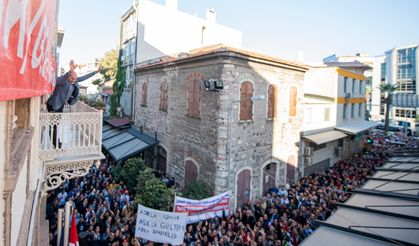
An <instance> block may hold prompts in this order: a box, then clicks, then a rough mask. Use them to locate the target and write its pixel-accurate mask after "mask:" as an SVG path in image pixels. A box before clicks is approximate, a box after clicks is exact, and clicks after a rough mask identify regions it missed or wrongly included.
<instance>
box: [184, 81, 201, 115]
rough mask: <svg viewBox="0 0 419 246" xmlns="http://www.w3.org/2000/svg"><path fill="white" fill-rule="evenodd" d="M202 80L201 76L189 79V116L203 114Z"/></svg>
mask: <svg viewBox="0 0 419 246" xmlns="http://www.w3.org/2000/svg"><path fill="white" fill-rule="evenodd" d="M201 81H202V80H200V79H199V78H192V79H191V80H189V81H188V111H187V115H188V116H189V117H193V118H199V117H200V115H201Z"/></svg>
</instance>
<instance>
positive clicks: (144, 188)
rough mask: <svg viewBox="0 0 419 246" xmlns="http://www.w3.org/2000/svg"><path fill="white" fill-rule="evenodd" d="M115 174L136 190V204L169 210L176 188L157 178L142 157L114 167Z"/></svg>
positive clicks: (131, 188)
mask: <svg viewBox="0 0 419 246" xmlns="http://www.w3.org/2000/svg"><path fill="white" fill-rule="evenodd" d="M112 174H113V176H114V177H115V178H116V179H117V180H118V181H121V180H122V181H123V182H124V184H126V186H127V188H128V190H130V192H134V193H135V194H136V195H135V199H134V203H135V206H137V205H138V203H140V204H142V205H144V206H146V207H149V208H154V209H158V210H165V211H169V210H170V209H171V207H172V204H173V196H174V190H173V189H170V188H167V186H166V184H165V183H163V182H162V181H161V180H160V179H158V178H156V176H155V175H154V173H153V170H152V169H151V168H149V167H147V166H146V165H145V164H144V161H143V160H142V159H140V158H131V159H128V160H127V161H126V162H125V163H124V165H123V166H121V165H118V166H116V167H115V168H114V169H113V172H112Z"/></svg>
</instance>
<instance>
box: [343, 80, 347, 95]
mask: <svg viewBox="0 0 419 246" xmlns="http://www.w3.org/2000/svg"><path fill="white" fill-rule="evenodd" d="M347 86H348V78H347V77H343V93H345V94H346V92H347V89H346V87H347Z"/></svg>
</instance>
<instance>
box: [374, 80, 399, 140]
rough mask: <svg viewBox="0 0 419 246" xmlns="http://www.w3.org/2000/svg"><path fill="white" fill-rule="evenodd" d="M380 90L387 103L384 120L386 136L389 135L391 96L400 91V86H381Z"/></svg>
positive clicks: (388, 84)
mask: <svg viewBox="0 0 419 246" xmlns="http://www.w3.org/2000/svg"><path fill="white" fill-rule="evenodd" d="M378 89H380V91H381V95H384V97H385V102H386V111H385V119H384V134H387V132H388V128H389V124H390V105H391V94H392V93H393V92H394V91H396V90H397V89H399V84H390V83H386V84H381V85H380V86H379V87H378Z"/></svg>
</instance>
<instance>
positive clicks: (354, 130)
mask: <svg viewBox="0 0 419 246" xmlns="http://www.w3.org/2000/svg"><path fill="white" fill-rule="evenodd" d="M377 125H378V122H373V121H366V120H363V121H354V122H348V123H346V124H341V125H338V126H336V127H335V129H336V130H339V131H342V132H344V133H346V134H349V135H356V134H359V133H361V132H364V131H367V130H368V129H370V128H373V127H375V126H377Z"/></svg>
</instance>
